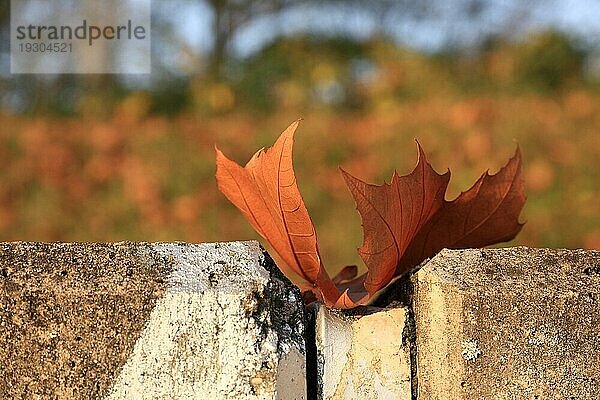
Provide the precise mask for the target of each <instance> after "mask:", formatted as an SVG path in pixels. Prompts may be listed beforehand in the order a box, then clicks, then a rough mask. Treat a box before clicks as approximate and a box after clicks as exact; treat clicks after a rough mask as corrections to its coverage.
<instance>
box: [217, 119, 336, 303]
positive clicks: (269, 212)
mask: <svg viewBox="0 0 600 400" xmlns="http://www.w3.org/2000/svg"><path fill="white" fill-rule="evenodd" d="M299 123H300V120H297V121H295V122H294V123H292V124H291V125H290V126H289V127H288V128H287V129H286V130H285V131H284V132H283V133H282V134H281V136H279V139H277V141H276V142H275V144H274V145H273V146H272V147H270V148H268V149H266V150H265V149H261V150H259V151H258V152H256V154H254V156H253V157H252V158H251V159H250V161H248V163H247V164H246V166H245V167H244V168H242V167H241V166H239V165H238V164H236V163H235V162H234V161H231V160H229V159H228V158H227V157H225V155H224V154H223V153H222V152H221V151H220V150H219V149H218V148H216V149H215V150H216V153H217V173H216V178H217V184H218V187H219V189H220V190H221V192H223V194H225V196H226V197H227V198H228V199H229V200H230V201H231V202H232V203H233V204H234V205H235V206H236V207H237V208H239V209H240V210H241V211H242V213H243V214H244V215H245V216H246V218H247V219H248V221H249V222H250V224H252V226H253V227H254V229H256V231H257V232H258V233H259V234H260V235H261V236H262V237H263V238H265V239H266V240H267V241H268V242H269V243H270V244H271V246H273V248H274V249H275V251H277V253H278V254H279V255H280V257H281V258H282V259H283V261H285V263H286V264H287V265H288V266H289V267H290V268H291V269H292V270H293V271H294V272H295V273H296V274H298V275H299V276H300V277H302V278H303V279H304V280H306V281H307V282H308V283H310V284H311V285H312V287H314V288H315V290H317V291H318V292H320V297H322V298H323V300H324V301H325V302H326V303H327V304H330V305H331V304H333V303H335V302H336V301H337V299H338V297H339V292H338V290H337V288H336V287H335V285H334V283H333V282H332V281H331V279H330V278H329V276H328V275H327V272H326V271H325V268H323V263H322V261H321V256H320V254H319V247H318V245H317V235H316V232H315V228H314V226H313V223H312V221H311V219H310V216H309V215H308V211H307V210H306V206H305V205H304V201H303V200H302V196H301V195H300V191H299V190H298V185H297V183H296V176H295V174H294V168H293V166H292V146H293V143H294V132H295V131H296V128H297V127H298V124H299Z"/></svg>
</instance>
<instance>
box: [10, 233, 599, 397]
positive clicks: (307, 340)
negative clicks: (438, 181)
mask: <svg viewBox="0 0 600 400" xmlns="http://www.w3.org/2000/svg"><path fill="white" fill-rule="evenodd" d="M599 299H600V252H598V251H581V250H548V249H528V248H509V249H489V250H460V251H459V250H444V251H442V252H441V253H440V254H438V255H437V256H436V257H434V258H433V259H432V260H430V261H429V262H428V263H427V264H426V265H424V266H423V267H422V268H421V269H420V270H418V271H417V272H416V273H414V274H412V275H411V276H410V277H407V279H403V280H400V281H398V283H397V284H396V285H395V286H393V287H390V288H388V289H387V293H385V294H384V295H383V296H380V298H379V300H378V301H379V304H377V307H376V306H375V305H373V306H370V307H363V308H360V309H357V310H354V311H353V312H352V313H342V312H339V311H331V310H328V309H326V308H325V307H322V306H316V305H313V306H312V307H309V309H308V312H307V313H306V312H305V309H304V307H303V305H302V302H301V297H300V293H299V292H298V290H297V289H296V288H295V287H294V286H293V285H292V284H291V283H290V282H289V281H288V280H287V279H286V278H285V277H283V276H282V275H281V273H279V271H278V270H277V268H276V267H275V265H274V264H273V262H272V260H271V259H270V257H269V256H268V255H267V254H266V253H264V251H263V250H262V248H261V247H260V245H258V243H256V242H234V243H213V244H201V245H192V244H184V243H158V244H150V243H95V244H60V243H53V244H49V243H1V244H0V366H1V367H2V373H1V374H0V398H2V399H193V398H198V399H222V398H230V399H316V398H323V399H407V400H408V399H411V400H414V399H492V398H497V399H547V398H577V399H597V398H598V393H600V367H599V366H600V305H599V303H598V302H599V301H600V300H599ZM387 303H390V304H387Z"/></svg>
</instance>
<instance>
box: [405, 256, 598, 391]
mask: <svg viewBox="0 0 600 400" xmlns="http://www.w3.org/2000/svg"><path fill="white" fill-rule="evenodd" d="M412 280H413V284H414V297H413V307H414V312H415V321H416V344H417V364H418V367H417V376H418V399H419V400H429V399H444V400H454V399H540V400H541V399H575V398H576V399H597V398H598V395H599V393H600V303H599V302H600V252H598V251H583V250H549V249H529V248H524V247H517V248H507V249H487V250H480V249H478V250H443V251H442V252H441V253H440V254H438V255H437V256H435V257H434V258H433V259H432V260H430V261H429V262H428V263H427V264H426V265H425V266H424V267H423V268H421V269H420V270H419V271H418V272H417V273H416V274H415V275H413V277H412Z"/></svg>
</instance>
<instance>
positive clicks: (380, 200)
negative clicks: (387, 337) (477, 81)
mask: <svg viewBox="0 0 600 400" xmlns="http://www.w3.org/2000/svg"><path fill="white" fill-rule="evenodd" d="M417 147H418V150H419V160H418V162H417V166H416V167H415V169H414V170H413V171H412V172H411V173H410V174H408V175H405V176H398V174H397V173H396V172H394V174H393V175H392V179H391V181H390V183H389V184H387V183H384V184H383V185H371V184H367V183H365V182H363V181H361V180H360V179H358V178H355V177H353V176H352V175H350V174H349V173H347V172H346V171H344V170H342V175H343V177H344V180H345V181H346V184H347V186H348V188H349V190H350V192H351V193H352V196H353V197H354V199H355V201H356V205H357V209H358V211H359V213H360V215H361V219H362V223H363V233H364V238H363V244H362V246H361V247H360V249H359V254H360V256H361V258H362V259H363V261H364V262H365V264H366V265H367V269H368V272H367V274H366V277H365V278H364V287H365V289H366V291H367V292H368V295H367V296H366V297H363V298H362V299H361V300H359V302H360V303H363V302H364V301H365V300H366V299H367V298H368V297H370V296H372V295H373V294H375V293H376V292H377V291H378V290H379V289H381V288H382V287H384V286H385V285H387V284H388V283H389V282H390V280H391V279H392V278H393V277H394V276H397V275H399V274H402V273H403V272H405V271H408V270H410V269H411V268H414V267H416V266H417V265H419V264H420V263H421V262H422V261H423V260H425V259H426V258H429V257H432V256H433V255H435V254H436V253H437V252H438V251H440V250H441V249H443V248H467V247H483V246H488V245H491V244H495V243H499V242H504V241H508V240H511V239H512V238H514V237H515V235H516V234H517V233H518V232H519V231H520V230H521V227H522V226H523V224H521V223H519V220H518V219H519V214H520V212H521V209H522V208H523V205H524V204H525V194H524V183H523V178H522V175H521V155H520V152H519V149H518V148H517V151H516V153H515V155H514V156H513V157H512V158H511V159H510V160H509V162H508V163H507V165H506V166H505V167H504V168H502V169H501V170H500V171H499V172H498V173H497V174H495V175H490V174H489V173H488V172H485V173H484V174H483V175H482V176H481V177H480V178H479V179H478V180H477V182H475V184H474V185H473V186H472V187H471V188H470V189H469V190H467V191H466V192H463V193H461V194H460V195H459V196H458V197H457V198H456V199H455V200H453V201H446V200H445V198H444V197H445V193H446V188H447V186H448V182H449V180H450V171H447V172H446V173H445V174H443V175H440V174H438V173H437V172H435V171H434V170H433V168H432V167H431V165H430V164H429V163H428V162H427V160H426V158H425V154H424V153H423V150H422V148H421V146H420V145H419V144H418V142H417ZM344 294H346V293H344ZM351 301H352V300H351V297H348V298H345V299H343V300H342V299H340V300H338V303H340V305H342V304H343V305H345V306H347V305H350V304H351Z"/></svg>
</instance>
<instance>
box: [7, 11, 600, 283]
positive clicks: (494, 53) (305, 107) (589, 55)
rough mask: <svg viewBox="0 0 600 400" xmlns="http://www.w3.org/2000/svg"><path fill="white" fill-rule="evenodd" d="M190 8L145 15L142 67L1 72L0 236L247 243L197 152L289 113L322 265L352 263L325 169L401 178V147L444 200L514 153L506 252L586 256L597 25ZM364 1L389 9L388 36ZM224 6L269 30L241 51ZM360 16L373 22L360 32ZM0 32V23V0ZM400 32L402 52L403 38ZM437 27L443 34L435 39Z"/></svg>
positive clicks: (591, 229) (340, 209) (335, 191)
mask: <svg viewBox="0 0 600 400" xmlns="http://www.w3.org/2000/svg"><path fill="white" fill-rule="evenodd" d="M196 3H197V4H204V5H205V6H203V7H200V8H191V9H192V10H196V11H197V13H195V12H189V10H188V9H186V8H182V7H178V8H176V9H174V10H171V11H172V12H173V13H172V14H170V11H169V9H168V8H169V6H168V5H167V3H166V2H156V6H155V7H154V6H153V7H154V8H155V9H154V11H155V12H156V13H157V15H156V16H155V19H154V20H153V24H154V25H153V39H152V40H153V46H154V47H153V51H154V52H155V54H153V57H154V58H153V59H154V60H155V61H154V62H153V72H152V74H150V75H149V76H118V75H88V76H76V75H40V76H31V75H29V76H28V75H10V74H8V73H7V72H6V69H3V74H2V75H0V95H1V98H0V240H2V241H12V240H28V241H121V240H144V241H177V240H181V241H189V242H203V241H227V240H240V239H255V238H258V235H257V234H256V233H254V232H253V230H252V228H251V227H250V226H249V224H248V223H247V222H246V221H245V220H244V218H243V216H242V214H241V213H240V212H238V211H237V210H236V209H235V208H234V207H233V206H232V205H231V204H229V203H228V201H227V200H226V199H225V197H224V196H223V195H221V194H220V193H219V192H218V190H217V188H216V184H215V180H214V172H215V162H214V161H215V160H214V159H215V157H214V145H215V144H216V145H218V146H219V148H221V149H222V150H223V151H224V153H225V154H226V155H228V156H229V157H230V158H232V159H234V160H236V161H237V162H238V163H240V164H244V163H245V162H246V161H248V160H249V159H250V157H251V156H252V154H253V153H254V152H255V151H256V150H258V149H259V148H261V147H263V146H269V145H271V144H272V143H273V142H274V140H275V139H276V138H277V136H278V134H279V133H280V132H281V131H282V130H283V129H285V128H286V127H287V126H288V124H289V123H291V122H292V121H293V120H295V119H297V118H298V117H302V118H304V121H303V122H302V124H301V125H300V128H299V130H298V133H297V136H296V145H295V149H294V152H295V153H294V155H295V157H294V163H295V170H296V174H297V176H298V182H299V186H300V191H301V192H302V195H303V197H304V200H305V202H306V204H307V207H308V209H309V211H310V213H311V216H312V219H313V221H314V223H315V226H316V229H317V233H318V238H319V245H320V248H321V251H322V255H323V257H324V259H325V265H326V267H327V268H328V269H329V270H330V272H335V271H337V270H338V269H339V268H341V267H342V266H344V265H348V264H357V265H362V263H361V262H360V260H359V258H358V255H357V253H356V248H357V247H358V246H360V244H361V240H362V234H361V225H360V218H359V216H358V213H357V212H356V210H355V205H354V203H353V200H352V198H351V196H350V194H349V192H348V190H347V189H346V188H345V186H344V183H343V180H342V178H341V176H340V173H339V169H338V166H341V167H342V168H344V169H345V170H347V171H349V172H351V173H352V174H354V175H355V176H357V177H360V178H362V179H363V180H366V181H368V182H372V183H382V182H383V181H384V180H389V178H390V177H391V174H392V172H393V170H394V169H397V170H398V172H399V173H400V174H406V173H408V172H410V171H411V170H412V168H413V167H414V165H415V163H416V160H417V150H416V145H415V139H417V140H418V141H419V142H420V143H421V145H422V146H423V148H424V150H425V152H426V154H427V156H428V159H429V161H430V162H431V164H432V165H433V167H434V168H435V169H436V170H437V171H438V172H444V171H445V170H446V169H447V168H450V170H451V171H452V179H451V182H450V191H449V196H450V198H453V197H455V196H456V195H457V194H458V193H460V191H461V190H466V189H468V188H469V187H470V185H471V184H472V183H474V182H475V180H476V179H477V178H478V176H479V175H480V174H481V173H483V172H484V171H486V170H488V169H489V170H490V171H491V172H495V171H497V170H498V169H499V168H500V167H502V166H503V165H504V163H505V162H506V161H507V160H508V158H509V157H510V156H511V155H512V154H513V153H514V152H515V150H516V147H517V145H518V146H519V147H520V149H521V152H522V154H523V162H524V176H525V179H526V186H527V195H528V200H527V204H526V206H525V209H524V211H523V213H522V220H523V221H526V225H525V227H524V228H523V230H522V232H521V233H520V234H519V235H518V236H517V238H516V240H514V241H513V242H511V243H510V244H511V245H528V246H540V247H541V246H548V247H569V248H579V247H583V248H600V201H599V198H600V165H599V163H600V139H599V138H600V48H599V47H598V43H599V41H598V40H597V39H598V37H599V36H598V35H600V27H594V26H592V27H589V28H586V27H584V28H582V29H584V30H583V32H581V31H577V30H573V31H570V30H569V29H567V28H568V27H567V28H565V26H562V25H560V24H558V23H556V24H553V23H552V20H549V21H546V20H542V19H540V17H539V16H537V15H525V14H524V11H523V10H521V9H518V8H517V9H514V10H508V11H506V10H505V11H503V12H508V13H512V14H510V15H508V16H506V17H505V18H506V19H507V20H504V19H502V15H500V14H494V13H492V14H489V9H488V8H489V7H493V6H491V5H489V4H488V3H486V2H481V1H479V2H474V1H456V2H452V1H451V2H449V4H450V5H453V4H455V3H456V4H455V6H456V7H457V8H458V7H459V6H460V7H466V5H471V6H472V5H473V4H475V3H477V4H479V7H481V10H479V9H477V10H474V11H472V14H468V15H467V14H465V15H467V16H465V20H464V21H462V23H464V24H465V25H467V27H464V29H463V28H460V29H459V28H455V27H454V26H452V27H450V26H446V25H448V24H446V25H444V23H443V22H444V21H445V20H443V21H441V22H439V23H438V24H436V22H435V21H436V20H435V19H434V20H433V22H432V19H431V18H429V17H430V15H429V14H427V12H428V11H430V10H429V9H428V8H427V7H425V9H424V10H413V9H412V8H411V9H410V10H413V11H414V12H411V13H410V15H409V13H408V12H407V11H406V10H409V7H413V8H414V7H417V5H416V4H418V3H413V2H399V3H393V5H390V3H388V2H386V1H380V2H374V3H373V4H379V7H380V8H376V7H375V6H372V9H366V8H369V7H367V6H364V5H361V3H360V2H356V3H355V2H345V3H343V4H344V5H343V6H342V3H340V2H335V1H333V2H326V4H327V6H328V7H333V9H337V8H336V7H338V8H341V7H345V8H349V9H350V11H349V12H351V13H356V15H358V17H356V18H354V19H352V18H348V19H347V20H346V22H345V23H346V24H348V25H350V27H348V26H346V27H345V28H348V29H337V28H335V29H334V28H331V29H330V30H323V29H320V28H319V27H318V26H317V27H315V26H312V25H310V24H307V25H306V26H304V25H302V24H301V23H298V24H299V26H300V28H298V29H295V30H293V31H291V32H288V31H286V29H284V28H282V26H284V27H285V26H287V24H288V22H289V21H290V18H292V21H293V18H294V15H297V13H298V12H297V11H296V14H294V12H291V11H290V10H292V11H293V10H294V9H293V7H297V6H298V5H301V6H302V7H304V8H301V10H302V9H305V10H310V7H318V5H316V3H311V2H285V1H281V2H278V1H268V2H267V1H265V2H261V1H257V2H253V3H248V4H246V2H244V1H239V2H223V1H214V2H211V1H207V2H199V1H198V2H196V1H191V0H190V1H187V2H182V4H187V5H188V6H189V7H192V6H194V4H196ZM380 3H381V4H380ZM539 3H545V2H539ZM570 3H572V2H570ZM575 3H577V2H575ZM581 3H586V2H584V1H581ZM250 4H254V6H251V5H250ZM256 4H263V5H264V10H263V9H260V8H258V6H257V5H256ZM274 4H276V5H277V7H275V6H273V5H274ZM324 4H325V3H324ZM399 4H400V5H402V6H399ZM430 4H437V3H436V2H430ZM444 4H446V3H444ZM507 4H511V2H507ZM242 6H246V9H243V7H242ZM384 6H385V7H392V8H393V9H394V10H395V11H396V12H398V13H400V14H401V15H403V16H404V17H405V19H403V20H402V22H398V23H397V24H402V25H401V27H402V29H399V28H398V27H397V26H396V23H395V22H393V21H392V22H390V21H387V18H388V17H389V12H391V11H390V10H388V9H386V8H385V7H384ZM219 7H224V9H221V8H219ZM227 7H229V8H230V9H228V8H227ZM352 7H354V8H352ZM445 7H448V8H451V6H444V7H442V9H443V10H446V8H445ZM452 7H454V6H452ZM486 7H488V8H486ZM255 8H256V9H255ZM198 10H199V11H198ZM223 10H224V11H223ZM533 10H535V8H533ZM286 11H287V13H286ZM446 11H448V10H446ZM177 12H178V13H180V14H177ZM306 12H308V11H306ZM557 12H559V13H560V10H558V11H557ZM583 12H584V13H585V11H583ZM186 13H188V14H189V15H191V17H190V18H192V17H194V16H195V15H199V17H198V18H200V16H207V17H206V18H207V21H209V22H210V24H208V26H207V30H208V33H207V34H206V35H205V36H202V35H201V33H198V32H197V30H195V29H191V28H190V29H189V31H184V33H185V34H186V35H187V36H190V35H192V34H194V33H196V34H197V35H198V36H199V37H200V38H203V37H204V38H205V39H198V40H191V41H186V40H184V39H181V38H180V36H181V32H180V31H178V29H180V26H182V24H183V25H185V24H184V23H183V22H182V21H183V19H182V18H183V17H182V14H186ZM198 13H199V14H198ZM202 13H204V14H202ZM219 13H221V14H219ZM236 13H237V14H236ZM244 13H246V14H244ZM278 13H280V14H278ZM382 13H383V14H382ZM238 14H239V15H238ZM534 14H535V13H534ZM167 15H173V16H174V17H167ZM240 15H241V16H242V17H243V16H246V17H247V21H251V20H252V18H254V19H255V20H260V21H259V22H260V23H261V24H262V25H261V26H263V30H264V29H267V31H268V32H270V36H269V35H266V36H265V34H262V36H261V35H259V34H258V33H256V32H255V33H254V36H255V43H253V44H252V46H250V44H248V42H249V41H250V39H251V38H252V35H251V32H253V31H250V33H248V32H245V31H244V30H243V29H245V28H244V27H245V26H249V22H245V23H246V24H247V25H244V24H241V23H240V25H239V26H236V25H233V22H235V21H237V20H236V19H235V18H241V17H240ZM290 15H291V16H290ZM300 15H303V14H301V13H300ZM309 15H312V14H309ZM352 15H354V14H352ZM381 15H383V17H381ZM452 15H454V14H452V13H450V14H448V15H446V16H442V17H441V18H442V19H443V18H447V19H451V18H454V17H452ZM517 15H518V16H519V17H520V18H521V19H518V18H516V16H517ZM211 16H212V17H211ZM266 16H269V17H270V19H269V18H266ZM276 17H277V18H276ZM596 17H599V18H596V21H600V15H596ZM211 18H212V19H211ZM219 18H220V19H219ZM295 18H298V17H297V16H296V17H295ZM332 18H333V17H332ZM361 18H363V19H364V21H378V20H377V18H384V22H385V21H387V22H385V23H383V22H382V23H381V24H380V25H377V24H375V26H380V27H381V29H376V28H369V29H367V28H365V29H363V30H366V32H364V31H363V30H361V29H362V28H360V27H361V26H363V25H361V24H362V23H361ZM369 18H370V19H369ZM300 19H301V18H300ZM496 19H498V20H499V21H500V22H501V23H498V24H495V25H494V24H490V21H492V20H493V21H496ZM223 20H225V21H226V23H227V24H229V25H226V23H224V22H222V21H223ZM242 20H243V19H242ZM232 21H233V22H232ZM244 21H246V20H244ZM261 21H262V22H261ZM265 21H266V22H265ZM282 21H283V22H282ZM515 21H517V22H515ZM296 22H297V21H296ZM300 22H302V21H300ZM313 22H314V21H313ZM509 22H510V23H509ZM0 23H2V26H3V27H4V28H3V32H4V34H6V30H7V29H8V28H7V24H8V12H7V11H6V10H4V11H3V12H0ZM323 23H324V24H325V25H327V21H326V20H324V21H323ZM459 23H461V21H458V22H457V24H459ZM220 24H225V25H226V26H229V27H230V31H227V29H225V32H221V31H220V30H223V28H222V27H221V25H220ZM269 24H271V25H269ZM477 24H479V25H477ZM515 24H517V25H515ZM598 24H600V22H598ZM342 25H344V24H342ZM191 26H193V24H192V25H191ZM352 26H356V27H359V28H360V29H359V31H360V32H359V33H356V32H353V30H352V29H351V28H352ZM369 26H370V25H369ZM390 26H391V28H390ZM468 26H474V27H473V28H468ZM489 26H494V29H493V30H491V31H487V30H486V29H487V28H486V27H489ZM232 27H235V29H233V28H232ZM265 27H266V28H265ZM440 27H445V28H444V29H447V30H448V32H446V31H444V29H441V28H440ZM392 28H394V29H392ZM396 28H398V29H396ZM451 28H452V29H451ZM595 28H598V29H596V30H594V29H595ZM268 29H271V30H268ZM357 29H358V28H357ZM469 29H471V30H469ZM585 29H589V30H585ZM413 30H414V32H415V35H416V33H417V32H418V35H420V36H419V37H421V39H420V40H421V42H422V43H421V42H419V41H414V42H410V41H408V42H407V41H406V40H403V38H406V37H410V36H411V34H412V32H413ZM440 31H441V33H439V32H440ZM428 32H430V33H429V34H430V35H431V36H430V37H429V39H428V36H427V35H428ZM444 33H447V34H448V37H450V39H448V40H447V41H438V42H435V40H434V39H433V38H436V37H439V35H441V34H444ZM450 33H452V35H450ZM219 35H221V36H224V37H220V36H219ZM436 35H437V36H436ZM203 40H204V41H205V42H210V43H213V44H212V47H211V45H210V43H209V44H206V43H204V42H203ZM219 41H221V42H224V44H223V43H221V42H219ZM432 43H433V44H432ZM240 47H241V50H240ZM2 49H3V51H4V53H3V54H4V58H3V59H6V57H7V53H6V52H7V51H8V50H7V48H6V45H4V47H3V48H2ZM165 49H166V50H165Z"/></svg>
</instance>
